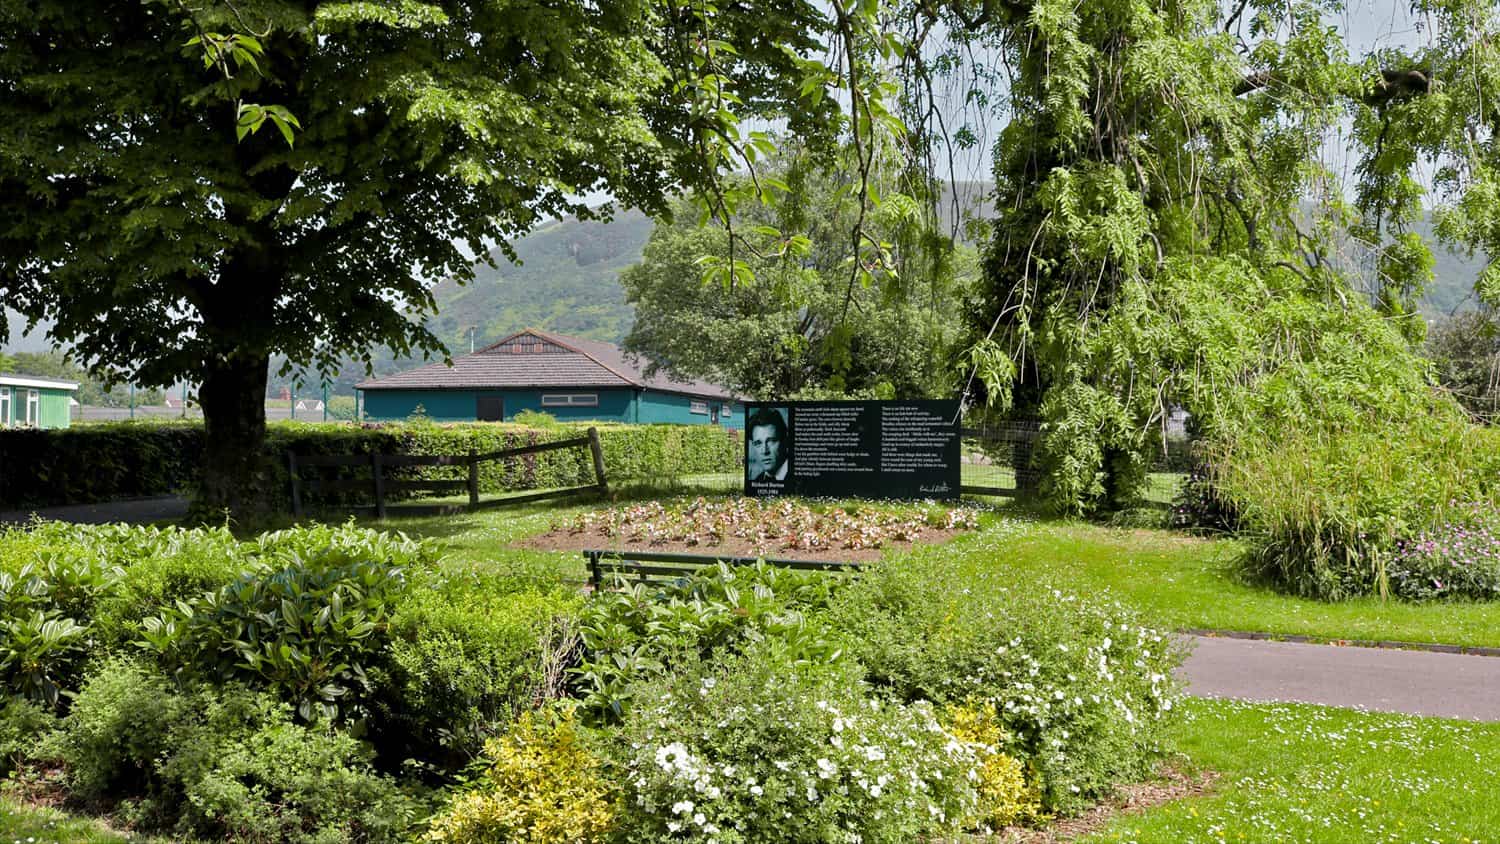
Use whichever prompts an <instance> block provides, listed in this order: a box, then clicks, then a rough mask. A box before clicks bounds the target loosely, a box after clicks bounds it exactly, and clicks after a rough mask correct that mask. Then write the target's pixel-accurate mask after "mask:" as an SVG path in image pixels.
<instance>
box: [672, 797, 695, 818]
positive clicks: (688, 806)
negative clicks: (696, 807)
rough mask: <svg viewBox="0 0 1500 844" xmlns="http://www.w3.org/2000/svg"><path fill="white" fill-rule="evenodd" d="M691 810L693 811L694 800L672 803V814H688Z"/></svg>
mask: <svg viewBox="0 0 1500 844" xmlns="http://www.w3.org/2000/svg"><path fill="white" fill-rule="evenodd" d="M691 811H693V801H691V800H683V801H680V802H677V803H673V804H672V814H674V815H686V814H687V813H688V812H691Z"/></svg>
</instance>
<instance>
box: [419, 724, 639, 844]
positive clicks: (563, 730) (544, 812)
mask: <svg viewBox="0 0 1500 844" xmlns="http://www.w3.org/2000/svg"><path fill="white" fill-rule="evenodd" d="M614 815H615V809H614V789H613V787H611V785H610V784H609V781H608V780H607V779H606V777H605V775H604V770H603V765H602V762H601V760H600V759H599V758H598V757H597V756H595V755H594V753H593V752H592V751H591V750H589V749H588V747H587V746H586V744H585V742H584V741H583V740H582V737H581V736H580V734H579V728H578V725H577V724H576V722H574V720H573V718H572V713H571V712H570V711H567V710H564V711H563V712H562V713H561V714H556V713H551V714H549V713H546V712H532V713H528V714H526V715H524V716H522V717H521V718H520V719H519V720H517V721H516V722H515V723H514V724H513V725H512V727H511V730H510V732H509V733H507V734H506V735H504V736H501V737H499V738H493V739H490V741H489V742H487V743H486V744H485V753H484V760H483V768H482V771H481V773H480V775H479V778H478V781H477V787H475V788H472V789H470V790H467V791H464V792H462V793H460V794H458V795H456V796H455V797H454V798H453V799H452V800H451V801H450V802H449V805H448V807H447V809H446V810H445V811H444V812H442V813H441V814H439V815H438V816H437V817H436V818H434V819H433V821H432V826H431V828H430V829H429V831H428V833H427V836H426V839H427V840H428V841H436V842H443V844H484V843H485V842H491V841H528V842H535V844H552V842H556V844H575V842H591V841H603V840H605V837H606V835H607V834H608V833H609V832H610V831H611V829H612V827H613V826H614V822H615V817H614Z"/></svg>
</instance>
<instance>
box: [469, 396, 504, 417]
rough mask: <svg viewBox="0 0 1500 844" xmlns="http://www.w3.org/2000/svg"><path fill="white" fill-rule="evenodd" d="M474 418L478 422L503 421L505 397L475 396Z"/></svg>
mask: <svg viewBox="0 0 1500 844" xmlns="http://www.w3.org/2000/svg"><path fill="white" fill-rule="evenodd" d="M474 401H475V412H474V418H475V419H478V420H479V421H480V422H504V421H505V398H504V397H502V396H483V395H482V396H477V397H476V398H475V400H474Z"/></svg>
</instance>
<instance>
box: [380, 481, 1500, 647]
mask: <svg viewBox="0 0 1500 844" xmlns="http://www.w3.org/2000/svg"><path fill="white" fill-rule="evenodd" d="M596 506H599V505H598V504H597V503H588V502H585V503H579V504H566V503H560V502H551V503H546V502H540V503H537V504H529V505H517V506H515V507H507V508H502V509H496V510H488V511H481V512H478V513H472V514H465V515H459V516H442V517H429V518H398V519H392V520H389V521H387V522H386V523H385V526H387V527H390V528H395V529H397V530H402V531H405V532H407V533H409V534H412V535H416V536H430V537H433V538H435V539H437V540H438V541H439V542H441V543H443V545H444V546H445V547H446V549H447V550H448V552H449V553H450V554H451V555H452V557H453V558H454V559H456V560H458V561H461V562H465V563H470V564H476V565H484V564H500V565H507V566H522V567H526V568H528V569H550V570H552V571H557V572H560V573H561V575H562V576H563V577H565V578H568V579H571V580H578V581H582V580H583V579H584V577H585V572H584V566H583V562H582V557H581V556H580V555H578V554H576V553H572V552H549V551H537V550H530V549H521V548H517V547H515V544H516V543H517V542H519V541H521V540H523V539H525V538H527V537H530V536H534V535H536V534H539V533H544V532H545V531H546V530H547V529H548V527H549V525H550V524H551V523H552V522H553V521H554V520H558V521H560V520H562V519H563V518H565V517H566V516H568V515H570V514H572V513H574V512H577V511H578V510H579V509H582V508H589V507H596ZM1009 514H1014V515H1009ZM984 525H985V527H984V529H982V530H981V531H979V532H978V533H976V534H971V535H964V536H960V537H959V538H957V539H956V540H954V541H953V542H951V543H949V544H947V545H944V546H940V547H936V548H926V549H918V550H916V551H913V552H911V553H939V554H957V555H960V556H962V557H963V559H964V560H966V561H967V562H968V566H969V570H970V571H971V572H972V575H973V576H974V577H976V578H1001V579H1004V580H1008V581H1011V582H1014V583H1016V584H1017V585H1020V586H1023V587H1028V588H1029V587H1031V586H1032V585H1034V584H1037V583H1046V584H1048V585H1049V586H1056V587H1058V588H1063V589H1067V590H1069V591H1074V592H1079V593H1082V594H1088V595H1099V594H1105V593H1107V594H1108V595H1110V596H1112V597H1114V598H1116V599H1118V600H1119V601H1121V602H1122V603H1124V604H1126V605H1127V606H1130V607H1133V608H1135V609H1137V610H1139V611H1140V612H1141V613H1142V614H1143V615H1145V616H1146V617H1147V618H1148V619H1150V620H1151V621H1152V622H1153V623H1155V624H1157V625H1158V626H1162V627H1169V628H1174V629H1184V628H1212V629H1226V630H1251V631H1260V632H1266V633H1273V634H1280V635H1304V636H1312V637H1315V638H1321V639H1387V640H1399V641H1409V642H1438V643H1443V644H1450V645H1466V646H1490V647H1500V602H1492V603H1439V604H1411V603H1401V602H1395V601H1390V602H1384V603H1382V602H1381V601H1380V600H1379V599H1378V598H1361V599H1356V600H1351V601H1346V602H1342V603H1336V604H1331V603H1324V602H1320V601H1313V600H1307V599H1302V598H1296V597H1292V596H1289V595H1285V594H1282V593H1280V592H1277V591H1276V590H1275V589H1273V588H1271V587H1269V586H1267V585H1264V584H1258V583H1254V582H1250V581H1247V580H1246V579H1244V578H1243V577H1241V576H1240V574H1239V572H1238V569H1237V566H1236V557H1237V555H1238V554H1239V553H1240V552H1241V546H1240V545H1239V543H1237V542H1235V541H1233V540H1227V539H1201V538H1196V537H1192V536H1187V535H1185V534H1181V533H1175V532H1170V531H1164V530H1148V529H1123V528H1111V527H1103V526H1099V525H1094V524H1089V523H1085V522H1076V521H1066V520H1041V519H1034V518H1031V517H1028V516H1026V515H1025V514H1024V513H1022V512H1021V511H1020V510H1019V509H1018V508H1015V507H1014V505H1008V504H1002V505H1000V506H999V508H998V509H997V511H996V513H995V514H992V515H987V516H986V517H985V519H984Z"/></svg>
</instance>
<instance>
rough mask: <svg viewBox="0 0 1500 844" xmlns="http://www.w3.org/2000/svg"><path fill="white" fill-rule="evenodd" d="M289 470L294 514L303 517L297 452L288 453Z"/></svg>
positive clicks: (287, 463)
mask: <svg viewBox="0 0 1500 844" xmlns="http://www.w3.org/2000/svg"><path fill="white" fill-rule="evenodd" d="M286 468H287V472H288V473H290V474H291V476H292V516H293V517H294V518H298V519H300V518H302V478H300V477H298V474H297V453H296V452H295V451H288V452H287V453H286Z"/></svg>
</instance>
